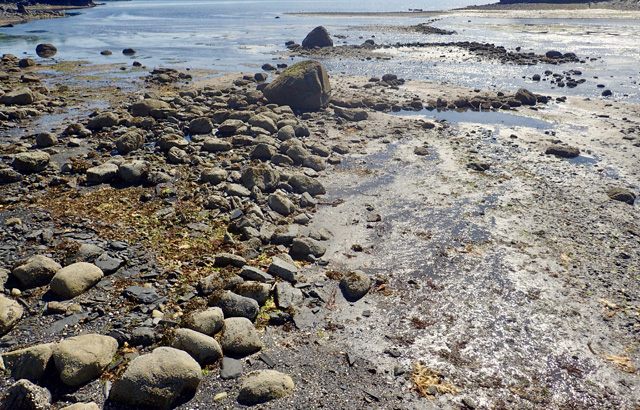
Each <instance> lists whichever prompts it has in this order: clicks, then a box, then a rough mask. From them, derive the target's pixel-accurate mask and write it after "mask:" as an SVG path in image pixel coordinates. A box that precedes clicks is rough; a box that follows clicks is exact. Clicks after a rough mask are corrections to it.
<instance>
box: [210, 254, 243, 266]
mask: <svg viewBox="0 0 640 410" xmlns="http://www.w3.org/2000/svg"><path fill="white" fill-rule="evenodd" d="M246 264H247V260H246V259H245V258H243V257H242V256H240V255H235V254H233V253H219V254H217V255H216V256H215V258H214V265H215V266H217V267H226V266H229V265H231V266H235V267H238V268H241V267H243V266H244V265H246Z"/></svg>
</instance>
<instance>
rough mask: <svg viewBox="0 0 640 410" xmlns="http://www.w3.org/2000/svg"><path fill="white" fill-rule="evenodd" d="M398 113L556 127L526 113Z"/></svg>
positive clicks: (463, 121) (501, 124)
mask: <svg viewBox="0 0 640 410" xmlns="http://www.w3.org/2000/svg"><path fill="white" fill-rule="evenodd" d="M396 115H400V116H410V117H413V116H418V117H423V118H429V119H434V120H440V121H443V120H444V121H447V122H450V123H472V124H485V125H486V124H495V125H500V126H504V127H525V128H535V129H539V130H548V129H552V128H554V125H553V124H552V123H550V122H547V121H543V120H539V119H536V118H531V117H526V116H524V115H516V114H509V113H506V112H502V111H483V112H479V111H455V110H448V111H438V110H420V111H401V112H399V113H397V114H396Z"/></svg>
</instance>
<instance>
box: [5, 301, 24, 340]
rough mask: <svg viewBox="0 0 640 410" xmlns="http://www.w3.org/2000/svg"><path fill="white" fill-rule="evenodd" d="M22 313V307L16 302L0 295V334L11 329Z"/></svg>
mask: <svg viewBox="0 0 640 410" xmlns="http://www.w3.org/2000/svg"><path fill="white" fill-rule="evenodd" d="M23 313H24V309H23V308H22V306H21V305H20V304H19V303H18V302H16V301H15V300H12V299H9V298H8V297H6V296H4V295H0V336H2V335H4V334H5V333H7V332H8V331H9V330H11V329H13V327H14V326H15V325H16V323H18V321H19V320H20V319H21V318H22V314H23Z"/></svg>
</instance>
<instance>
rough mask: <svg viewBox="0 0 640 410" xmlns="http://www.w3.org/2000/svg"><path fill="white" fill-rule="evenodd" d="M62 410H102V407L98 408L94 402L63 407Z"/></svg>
mask: <svg viewBox="0 0 640 410" xmlns="http://www.w3.org/2000/svg"><path fill="white" fill-rule="evenodd" d="M60 410H100V406H98V405H97V404H96V403H94V402H89V403H75V404H72V405H71V406H67V407H62V408H61V409H60Z"/></svg>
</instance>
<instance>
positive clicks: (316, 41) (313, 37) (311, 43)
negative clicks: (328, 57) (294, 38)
mask: <svg viewBox="0 0 640 410" xmlns="http://www.w3.org/2000/svg"><path fill="white" fill-rule="evenodd" d="M316 47H319V48H323V47H333V40H331V36H330V35H329V32H328V31H327V29H326V28H324V27H322V26H318V27H316V28H314V29H313V30H311V32H310V33H309V34H307V36H306V37H305V39H304V40H302V48H306V49H310V48H316Z"/></svg>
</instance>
